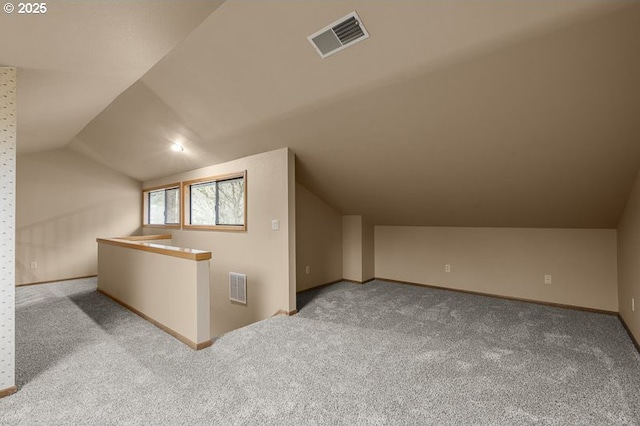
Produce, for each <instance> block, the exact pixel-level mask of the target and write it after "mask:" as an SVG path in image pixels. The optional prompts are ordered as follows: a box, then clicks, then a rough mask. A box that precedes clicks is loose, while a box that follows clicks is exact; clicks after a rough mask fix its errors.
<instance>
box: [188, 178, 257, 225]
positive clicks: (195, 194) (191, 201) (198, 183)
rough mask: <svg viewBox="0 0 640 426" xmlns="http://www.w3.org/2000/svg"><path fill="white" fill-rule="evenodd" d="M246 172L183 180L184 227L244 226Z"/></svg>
mask: <svg viewBox="0 0 640 426" xmlns="http://www.w3.org/2000/svg"><path fill="white" fill-rule="evenodd" d="M245 183H246V173H236V174H233V175H226V176H219V177H211V178H205V179H198V180H195V181H190V182H185V183H184V184H183V188H184V191H185V195H187V197H186V198H187V200H185V210H186V214H188V220H187V221H186V223H185V227H187V228H188V227H192V228H205V229H215V230H235V231H244V230H246V211H245V210H246V209H245V206H246V184H245Z"/></svg>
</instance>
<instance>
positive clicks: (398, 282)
mask: <svg viewBox="0 0 640 426" xmlns="http://www.w3.org/2000/svg"><path fill="white" fill-rule="evenodd" d="M376 279H377V280H380V281H387V282H390V283H395V284H404V285H412V286H416V287H428V288H435V289H438V290H446V291H454V292H456V293H466V294H475V295H477V296H486V297H494V298H496V299H503V300H515V301H517V302H527V303H535V304H536V305H544V306H552V307H554V308H563V309H573V310H575V311H585V312H592V313H596V314H604V315H614V316H617V315H618V312H615V311H607V310H604V309H596V308H586V307H583V306H575V305H565V304H563V303H555V302H544V301H541V300H533V299H525V298H522V297H511V296H502V295H499V294H491V293H483V292H481V291H473V290H461V289H457V288H449V287H442V286H437V285H431V284H419V283H413V282H409V281H399V280H392V279H389V278H376Z"/></svg>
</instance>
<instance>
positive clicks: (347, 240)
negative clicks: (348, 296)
mask: <svg viewBox="0 0 640 426" xmlns="http://www.w3.org/2000/svg"><path fill="white" fill-rule="evenodd" d="M374 245H375V240H374V227H373V224H372V223H371V222H370V221H368V220H367V219H366V218H365V217H363V216H359V215H348V216H343V217H342V250H343V252H342V271H343V278H344V279H346V280H351V281H357V282H365V281H368V280H371V279H372V278H374V277H375V252H374Z"/></svg>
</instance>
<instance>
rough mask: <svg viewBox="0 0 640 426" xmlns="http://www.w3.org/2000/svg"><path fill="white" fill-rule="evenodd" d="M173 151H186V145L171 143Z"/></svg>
mask: <svg viewBox="0 0 640 426" xmlns="http://www.w3.org/2000/svg"><path fill="white" fill-rule="evenodd" d="M171 151H173V152H182V151H184V147H183V146H182V145H180V144H179V143H174V144H171Z"/></svg>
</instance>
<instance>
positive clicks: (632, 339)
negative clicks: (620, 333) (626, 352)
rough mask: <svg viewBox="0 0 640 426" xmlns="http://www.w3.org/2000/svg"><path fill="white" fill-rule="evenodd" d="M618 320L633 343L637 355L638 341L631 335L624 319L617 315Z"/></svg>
mask: <svg viewBox="0 0 640 426" xmlns="http://www.w3.org/2000/svg"><path fill="white" fill-rule="evenodd" d="M618 319H619V320H620V322H621V323H622V326H623V327H624V329H625V330H626V331H627V334H628V335H629V338H630V339H631V341H632V342H633V345H634V346H635V347H636V350H637V351H638V353H640V344H638V340H637V339H636V336H634V335H633V333H632V332H631V329H630V328H629V326H628V325H627V323H626V322H624V318H622V315H620V314H618Z"/></svg>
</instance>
